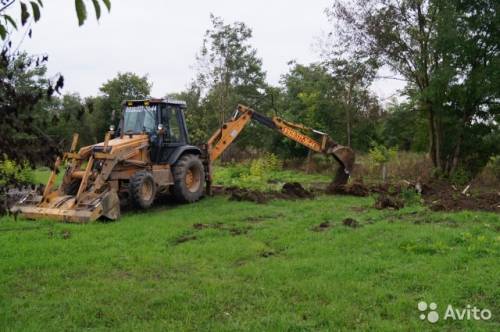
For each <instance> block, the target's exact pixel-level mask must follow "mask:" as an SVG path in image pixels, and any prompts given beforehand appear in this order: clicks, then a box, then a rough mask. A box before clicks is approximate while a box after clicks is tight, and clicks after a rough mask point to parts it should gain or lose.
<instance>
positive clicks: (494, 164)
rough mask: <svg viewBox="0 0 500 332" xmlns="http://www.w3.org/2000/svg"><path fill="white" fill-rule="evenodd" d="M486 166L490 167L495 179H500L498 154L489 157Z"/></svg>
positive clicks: (499, 157) (499, 158)
mask: <svg viewBox="0 0 500 332" xmlns="http://www.w3.org/2000/svg"><path fill="white" fill-rule="evenodd" d="M486 167H487V168H489V169H491V171H492V172H493V174H494V175H495V177H496V178H497V180H500V155H498V156H493V157H491V158H490V161H489V162H488V165H486Z"/></svg>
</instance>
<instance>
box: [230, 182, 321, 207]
mask: <svg viewBox="0 0 500 332" xmlns="http://www.w3.org/2000/svg"><path fill="white" fill-rule="evenodd" d="M225 192H226V193H227V194H229V195H230V197H229V200H231V201H238V202H240V201H249V202H255V203H259V204H264V203H267V202H268V201H270V200H272V199H291V200H294V199H306V198H314V194H313V193H312V192H311V191H309V190H306V189H304V187H302V185H301V184H300V183H298V182H292V183H285V184H284V185H283V188H282V189H281V192H277V191H266V192H263V191H258V190H250V189H244V188H236V187H230V188H226V190H225Z"/></svg>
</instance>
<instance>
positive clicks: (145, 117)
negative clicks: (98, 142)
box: [118, 99, 189, 163]
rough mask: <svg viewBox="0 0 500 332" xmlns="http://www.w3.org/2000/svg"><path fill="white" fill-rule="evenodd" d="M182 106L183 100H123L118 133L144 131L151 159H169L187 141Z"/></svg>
mask: <svg viewBox="0 0 500 332" xmlns="http://www.w3.org/2000/svg"><path fill="white" fill-rule="evenodd" d="M185 109H186V103H185V102H183V101H176V100H171V99H147V100H129V101H125V102H124V105H123V112H122V120H121V122H120V130H119V133H118V134H119V135H120V136H121V135H137V134H147V135H148V136H149V139H150V143H151V149H150V154H151V161H152V162H154V163H169V162H172V160H171V159H172V158H171V157H172V155H173V154H174V153H175V151H177V150H178V149H179V148H181V147H185V146H186V145H188V144H189V136H188V131H187V127H186V120H185V118H184V110H185Z"/></svg>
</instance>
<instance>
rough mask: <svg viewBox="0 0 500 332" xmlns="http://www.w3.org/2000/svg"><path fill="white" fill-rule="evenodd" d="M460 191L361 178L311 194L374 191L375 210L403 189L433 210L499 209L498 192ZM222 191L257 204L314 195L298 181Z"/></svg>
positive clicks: (393, 202)
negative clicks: (277, 187) (271, 187)
mask: <svg viewBox="0 0 500 332" xmlns="http://www.w3.org/2000/svg"><path fill="white" fill-rule="evenodd" d="M323 188H325V187H323ZM474 189H475V190H474ZM462 190H463V188H457V187H454V186H452V185H450V184H449V183H446V182H439V181H435V182H429V183H411V182H407V181H402V182H401V183H379V184H373V185H365V184H364V183H363V182H361V181H354V182H353V183H350V184H347V185H342V184H337V183H334V182H333V183H331V184H329V185H328V186H327V187H326V189H323V190H322V189H321V188H319V186H318V185H317V186H316V189H315V190H314V193H318V194H320V193H326V194H329V195H349V196H358V197H366V196H369V195H371V194H376V196H377V197H376V202H375V207H376V208H377V209H396V210H398V209H401V208H403V207H404V205H405V204H404V199H403V198H402V196H403V194H404V192H407V191H415V192H420V193H421V198H422V200H423V202H424V203H425V204H426V205H427V206H429V207H430V209H431V210H433V211H461V210H478V211H491V212H500V191H499V192H480V191H479V190H480V188H472V189H471V190H470V191H469V192H467V193H466V194H462ZM224 192H225V193H226V194H229V195H230V200H234V201H250V202H256V203H259V204H264V203H267V202H268V201H269V200H272V199H305V198H313V197H314V193H313V192H312V191H311V190H306V189H304V187H303V186H302V185H301V184H300V183H297V182H293V183H286V184H285V185H283V188H282V190H281V191H280V192H277V191H268V192H262V191H256V190H249V189H242V188H235V187H232V188H226V189H225V190H224Z"/></svg>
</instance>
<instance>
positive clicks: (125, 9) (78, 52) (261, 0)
mask: <svg viewBox="0 0 500 332" xmlns="http://www.w3.org/2000/svg"><path fill="white" fill-rule="evenodd" d="M87 2H88V3H91V1H87ZM330 2H331V1H330V0H314V1H303V0H302V1H301V0H252V1H238V0H206V1H200V0H197V1H195V0H176V1H170V0H163V1H162V0H147V1H133V0H112V1H111V3H112V8H111V12H110V13H109V14H108V13H107V12H104V13H103V15H102V17H101V19H100V21H99V22H97V21H96V19H95V15H94V10H93V7H91V5H89V6H88V13H89V15H88V16H89V19H88V20H87V21H86V23H85V25H83V26H82V27H78V24H77V19H76V14H75V10H74V1H70V0H48V1H44V9H43V13H42V19H41V21H39V22H38V23H36V24H33V38H32V39H29V38H26V39H25V40H24V42H23V43H22V45H21V49H24V50H27V51H28V52H29V53H34V54H42V53H46V54H48V55H49V65H48V67H49V73H50V74H55V73H58V72H61V73H62V74H63V75H64V77H65V89H64V91H65V92H78V93H80V94H81V95H82V96H88V95H96V94H98V88H99V86H101V84H102V83H104V82H105V81H106V80H108V79H110V78H113V77H114V76H115V75H116V74H117V73H118V72H126V71H131V72H134V73H137V74H139V75H143V74H148V75H149V78H150V80H151V81H152V82H153V90H152V94H153V96H157V97H161V96H164V95H165V94H166V93H171V92H178V91H180V90H183V89H184V88H186V86H187V84H188V83H189V81H190V80H191V79H192V78H193V77H194V70H193V68H192V67H193V65H194V63H195V55H196V53H197V52H198V51H199V49H200V47H201V43H202V40H203V35H204V32H205V30H206V29H207V28H209V27H210V13H213V14H214V15H216V16H220V17H222V18H223V19H224V21H225V22H226V23H231V22H234V21H242V22H245V23H246V24H247V25H248V26H249V27H250V28H252V30H253V39H252V41H251V43H252V44H253V45H254V47H256V48H257V51H258V55H259V57H261V58H262V59H263V64H264V69H265V71H266V72H267V77H268V81H269V82H270V83H272V84H278V82H279V80H280V77H281V75H283V74H284V73H286V72H287V70H288V65H287V63H288V62H289V61H290V60H296V61H297V62H300V63H310V62H314V61H318V60H319V59H320V57H319V52H318V50H317V47H316V46H315V45H316V44H317V39H318V38H319V37H320V36H321V35H322V34H324V33H326V32H327V31H329V24H328V20H327V18H326V15H325V14H324V10H325V8H327V7H328V5H329V4H330ZM18 6H19V5H18V4H15V5H14V6H13V7H18ZM8 10H9V11H10V12H12V13H13V14H14V13H15V12H16V11H17V8H11V9H8ZM401 87H402V84H401V82H398V81H379V82H377V83H376V84H374V86H373V87H372V90H373V91H374V92H375V93H376V94H377V95H379V96H380V97H381V98H387V97H389V96H390V95H392V94H394V93H395V91H396V89H398V88H401Z"/></svg>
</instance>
